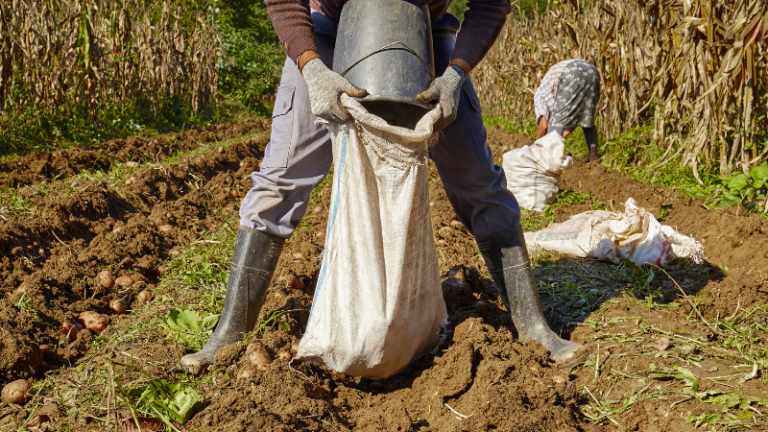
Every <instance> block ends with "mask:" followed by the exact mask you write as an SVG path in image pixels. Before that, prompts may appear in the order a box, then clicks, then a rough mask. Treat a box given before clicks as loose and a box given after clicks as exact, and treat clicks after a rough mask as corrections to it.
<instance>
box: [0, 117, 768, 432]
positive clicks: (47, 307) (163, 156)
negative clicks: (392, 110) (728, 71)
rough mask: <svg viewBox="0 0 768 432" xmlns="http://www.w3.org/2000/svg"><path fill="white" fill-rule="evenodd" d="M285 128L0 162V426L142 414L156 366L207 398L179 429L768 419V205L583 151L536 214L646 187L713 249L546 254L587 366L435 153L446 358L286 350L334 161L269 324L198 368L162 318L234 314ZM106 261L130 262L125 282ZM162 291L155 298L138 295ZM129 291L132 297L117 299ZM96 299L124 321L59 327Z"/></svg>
mask: <svg viewBox="0 0 768 432" xmlns="http://www.w3.org/2000/svg"><path fill="white" fill-rule="evenodd" d="M268 136H269V124H268V123H264V122H261V121H251V122H248V123H242V124H238V125H231V126H219V127H213V128H209V129H206V130H193V131H187V132H183V133H179V134H170V135H164V136H160V137H156V138H152V139H127V140H116V141H111V142H107V143H104V144H101V145H99V146H94V147H92V148H73V149H69V150H61V151H58V152H55V153H52V154H49V153H43V152H40V153H35V154H32V155H29V156H25V157H22V158H17V159H13V160H10V161H7V162H3V163H0V187H1V188H2V189H0V272H2V278H0V281H1V282H0V289H2V292H3V296H2V300H0V329H2V333H0V380H1V381H2V383H3V384H5V383H7V382H10V381H12V380H15V379H20V378H25V379H30V380H31V381H32V382H33V384H34V393H35V394H34V397H33V398H32V400H31V401H30V402H28V403H26V404H25V405H24V406H18V405H12V404H3V405H0V430H27V429H30V430H50V431H59V430H78V431H86V430H88V431H90V430H138V429H137V428H136V427H135V426H133V425H132V422H133V420H132V419H133V416H134V415H136V416H142V415H145V414H150V413H148V412H147V408H146V405H143V402H142V401H137V400H136V399H132V398H131V396H130V394H129V393H130V390H131V389H135V388H138V387H140V386H142V385H146V384H147V383H148V382H150V380H167V381H168V382H174V383H181V384H184V385H188V386H190V387H192V388H195V389H196V390H197V391H199V393H200V394H202V395H203V396H204V397H205V398H206V400H207V406H206V407H205V408H204V409H203V410H202V411H201V412H199V413H198V414H197V415H195V416H194V417H193V418H192V419H191V420H189V421H188V422H187V423H186V424H184V425H181V424H178V423H176V424H175V426H174V427H175V428H177V429H178V430H188V431H192V430H199V431H228V432H229V431H231V432H237V431H252V430H264V431H345V430H356V431H358V430H359V431H410V430H414V431H441V432H442V431H490V430H498V431H521V432H522V431H531V432H532V431H593V430H594V431H598V430H621V431H623V430H638V431H659V432H661V431H664V432H667V431H669V432H671V431H688V430H690V431H693V430H696V429H697V428H698V429H700V430H710V429H711V428H715V429H717V430H749V429H751V430H767V429H766V428H768V422H766V420H765V417H764V415H763V412H764V411H766V409H768V394H767V393H766V391H765V384H764V383H765V382H766V381H765V380H766V378H765V375H764V372H765V371H766V368H768V333H766V331H768V312H766V311H768V306H766V305H768V285H767V284H766V279H768V275H767V274H766V273H764V269H766V268H768V220H766V219H765V218H763V217H761V216H758V215H750V214H747V213H746V212H744V211H743V209H742V210H741V211H738V210H736V209H729V210H713V209H708V208H706V207H705V206H704V204H703V203H701V202H699V201H697V200H695V199H691V198H690V197H688V196H687V195H683V194H680V193H677V192H676V191H675V190H674V188H666V187H660V186H652V185H648V184H643V183H640V182H637V181H635V180H632V179H629V178H627V177H624V176H623V175H621V174H619V173H617V172H614V171H611V170H609V169H606V168H605V167H603V166H601V165H598V164H594V163H593V164H584V163H583V162H581V161H578V162H577V164H576V166H575V167H574V168H573V169H572V170H569V171H567V172H566V173H565V174H564V176H563V179H562V182H561V185H560V187H561V189H562V192H561V194H560V195H559V202H558V203H557V204H555V205H554V206H553V209H552V210H551V211H548V212H545V213H544V214H543V215H533V214H529V213H526V214H525V216H524V222H525V224H526V227H531V226H545V225H546V224H547V223H551V222H559V221H563V220H566V219H567V218H568V217H569V216H570V215H573V214H577V213H580V212H583V211H586V210H591V209H608V210H616V211H621V210H622V205H621V203H623V202H625V201H626V200H627V199H628V198H630V197H631V198H634V199H635V200H636V201H637V204H638V205H639V206H640V207H645V208H646V209H648V210H649V211H652V212H653V213H654V214H656V215H657V217H658V218H659V219H660V220H661V221H662V223H664V224H668V225H672V226H674V227H676V228H677V229H678V230H679V231H680V232H681V233H683V234H686V235H692V236H693V237H695V238H696V239H698V240H700V241H702V242H703V244H704V247H705V255H706V257H707V263H705V264H701V265H697V264H694V263H692V262H688V261H685V260H677V261H674V262H672V263H671V264H670V265H668V266H667V267H666V268H665V271H666V272H667V273H664V272H662V271H660V270H658V269H645V268H635V267H630V266H626V265H613V264H608V263H603V262H598V261H595V260H588V259H575V258H569V257H563V256H556V255H552V254H550V255H542V256H536V257H533V260H534V265H535V274H536V277H537V282H538V284H539V292H540V294H541V297H542V302H543V305H544V309H545V313H546V315H547V317H548V319H549V322H550V324H551V326H552V327H553V328H554V329H555V331H557V332H559V333H561V334H562V335H563V336H564V337H566V338H569V339H571V340H575V341H578V342H580V343H583V344H586V345H587V346H588V350H589V353H590V356H589V357H588V360H586V361H585V362H583V363H581V364H579V365H577V366H576V367H574V368H572V369H568V370H561V369H558V368H557V367H556V365H554V364H553V363H552V362H551V361H549V360H548V357H547V352H546V350H544V349H543V348H542V347H541V346H539V345H538V344H536V343H530V344H528V345H523V344H520V343H519V342H517V341H516V337H515V336H516V333H515V330H514V325H513V324H512V322H511V320H510V319H509V318H508V317H507V316H506V313H505V311H504V307H503V306H502V304H501V302H500V301H499V300H498V298H497V296H496V294H495V289H494V287H493V284H492V282H491V281H490V279H489V277H488V273H487V269H486V268H485V267H484V264H483V261H482V259H481V257H480V255H479V253H478V251H477V248H476V246H475V244H474V241H473V239H472V237H471V236H469V235H468V234H467V233H466V231H465V230H463V229H462V228H461V227H460V226H458V225H457V224H456V223H453V224H452V222H454V221H455V215H454V213H453V211H452V209H451V207H450V204H449V203H448V200H447V198H446V195H445V192H444V191H443V189H442V183H441V182H440V179H439V177H438V175H437V172H436V170H435V168H434V166H433V165H432V167H431V175H432V180H431V182H430V199H431V202H430V205H431V209H432V223H433V229H434V233H435V242H436V247H437V250H438V260H439V262H440V266H441V272H442V274H443V293H444V297H445V300H446V302H447V305H448V310H449V321H450V336H449V338H448V339H447V341H446V342H445V343H444V344H443V345H441V347H440V348H439V350H438V351H437V352H436V353H435V354H434V355H428V356H424V357H422V358H418V359H415V360H414V361H413V362H412V363H411V364H410V365H409V366H408V367H407V368H406V369H405V370H404V371H402V372H401V373H399V374H397V375H395V376H393V377H390V378H388V379H384V380H371V379H360V378H355V377H349V376H344V375H341V374H338V373H336V372H333V371H330V370H327V369H324V368H321V367H318V366H315V365H313V364H309V363H303V364H296V362H293V363H290V359H291V357H292V356H293V354H294V351H295V346H296V342H297V341H298V340H299V339H300V337H301V334H302V332H303V326H304V325H305V324H306V319H307V316H308V310H309V308H310V307H311V303H312V295H313V287H314V284H315V282H316V279H317V273H318V270H319V268H320V261H319V260H320V257H321V254H322V251H323V246H324V238H325V236H324V232H325V229H326V213H327V207H328V201H329V197H330V184H331V182H330V176H329V178H328V179H326V181H324V182H323V183H322V184H321V185H320V186H319V187H318V188H317V189H316V190H315V191H314V192H313V194H312V198H311V203H310V206H309V209H308V211H307V215H306V217H305V219H304V221H302V223H301V226H300V227H299V228H298V229H297V231H296V233H295V235H294V236H293V237H292V238H291V239H290V240H289V241H288V242H287V243H286V247H285V249H284V251H283V255H282V257H281V260H280V263H279V265H278V269H277V272H276V275H275V277H274V279H273V281H272V284H271V286H270V290H269V293H268V297H267V301H266V303H265V306H264V308H263V309H262V315H261V322H260V325H259V328H258V329H257V331H255V332H254V333H253V334H251V335H249V337H248V338H247V341H246V342H245V343H240V344H235V345H232V346H230V347H228V348H227V349H226V350H225V351H224V352H221V353H220V355H219V356H218V357H217V361H216V363H217V364H216V367H215V368H214V369H213V370H212V371H210V372H206V373H205V374H203V375H202V376H200V377H191V376H187V375H186V374H184V373H182V372H180V371H179V370H178V369H177V368H176V365H177V361H178V359H179V357H180V356H181V355H183V354H184V353H185V352H186V351H189V350H190V349H192V348H193V347H194V345H195V344H196V343H200V342H199V340H198V341H195V340H192V339H191V338H188V339H183V338H182V339H179V338H178V337H174V336H173V332H171V331H170V330H169V329H168V328H167V326H166V323H167V321H166V317H167V316H168V312H169V310H171V309H172V308H177V309H178V308H181V309H185V310H194V311H199V312H201V313H219V309H220V307H221V304H222V299H223V292H224V283H225V282H226V274H227V271H228V270H227V266H228V260H229V257H230V256H231V253H232V241H233V239H234V234H235V232H236V229H237V224H238V215H237V212H238V204H239V202H240V199H241V198H242V197H243V196H244V195H245V194H246V193H247V192H248V190H249V188H250V186H251V180H250V173H251V172H252V171H253V170H255V169H258V167H259V164H260V161H261V158H262V157H263V154H264V148H265V146H266V144H267V142H268ZM489 141H490V143H491V145H492V148H493V150H494V154H495V156H496V157H497V159H498V161H499V162H500V159H501V155H502V154H503V153H504V152H506V151H509V150H511V149H512V148H516V147H519V146H522V145H524V144H527V143H528V142H530V141H531V140H530V138H529V137H525V136H519V135H513V134H510V133H508V132H505V131H503V130H500V129H490V130H489ZM444 228H447V229H444ZM104 270H109V271H111V272H112V274H113V275H114V276H116V277H120V276H128V277H129V278H128V279H126V278H123V279H121V281H122V282H123V283H122V284H115V285H114V286H109V287H107V286H104V284H102V283H101V280H100V279H99V277H98V275H99V273H100V272H102V271H104ZM292 277H297V278H298V279H299V280H300V281H301V283H300V284H296V283H294V284H293V286H291V284H289V281H290V280H291V279H292ZM302 285H303V288H300V289H297V288H295V287H297V286H302ZM145 290H147V291H149V292H151V293H152V298H151V300H149V301H140V300H139V298H138V294H139V293H140V292H142V291H145ZM118 298H120V299H124V300H125V301H126V302H127V305H128V309H129V313H128V314H126V315H116V314H114V313H112V312H111V311H110V308H109V303H110V301H111V300H114V299H118ZM84 311H96V312H99V313H102V314H104V315H105V316H107V317H108V325H107V328H106V330H104V331H103V332H101V333H99V334H95V333H92V332H90V331H88V330H83V331H80V332H79V334H78V335H77V337H76V338H74V340H70V339H69V338H68V337H67V336H66V335H64V334H63V333H62V332H61V330H60V327H61V325H62V324H63V323H65V322H75V321H76V320H77V318H78V316H79V314H80V313H81V312H84ZM247 344H261V345H263V346H264V347H265V348H266V351H267V352H268V354H269V355H270V357H271V358H272V359H273V360H272V362H271V363H270V364H269V365H267V366H266V368H265V369H264V370H259V369H256V368H253V367H252V366H251V365H250V364H249V361H248V358H247V356H246V355H245V352H246V347H247ZM132 409H133V410H134V411H135V412H132ZM157 426H158V423H156V422H152V421H149V420H148V421H147V422H144V427H143V428H142V429H143V430H145V431H147V430H158V428H157ZM169 430H170V429H169Z"/></svg>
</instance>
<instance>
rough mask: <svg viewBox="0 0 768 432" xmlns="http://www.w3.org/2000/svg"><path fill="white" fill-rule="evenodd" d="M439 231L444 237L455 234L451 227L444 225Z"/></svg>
mask: <svg viewBox="0 0 768 432" xmlns="http://www.w3.org/2000/svg"><path fill="white" fill-rule="evenodd" d="M437 232H438V234H440V237H442V238H449V237H450V236H451V234H453V230H452V229H451V228H449V227H442V228H440V229H439V230H438V231H437Z"/></svg>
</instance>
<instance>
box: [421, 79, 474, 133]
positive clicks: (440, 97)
mask: <svg viewBox="0 0 768 432" xmlns="http://www.w3.org/2000/svg"><path fill="white" fill-rule="evenodd" d="M463 82H464V70H463V69H462V68H460V67H458V66H450V67H449V68H448V69H446V70H445V72H444V73H443V75H442V76H441V77H439V78H437V79H435V80H434V81H432V84H430V85H429V88H428V89H426V90H424V91H423V92H421V93H419V94H417V95H416V99H418V100H419V102H423V103H427V102H431V101H434V100H436V101H438V102H439V103H440V108H441V110H442V117H440V119H439V120H438V121H437V122H436V123H435V127H434V130H435V131H439V130H441V129H443V128H445V127H446V126H448V125H449V124H451V122H452V121H454V120H456V115H457V114H458V112H459V99H461V85H462V83H463Z"/></svg>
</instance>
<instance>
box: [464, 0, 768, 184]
mask: <svg viewBox="0 0 768 432" xmlns="http://www.w3.org/2000/svg"><path fill="white" fill-rule="evenodd" d="M766 12H767V11H766V1H765V0H727V1H726V0H646V1H643V0H639V1H630V0H603V1H594V2H592V1H587V2H586V3H585V2H577V1H576V0H569V1H567V2H565V3H563V4H553V5H552V7H550V8H549V10H547V12H546V13H544V14H541V15H539V14H533V15H530V16H528V17H526V16H523V15H517V16H514V17H510V19H509V20H508V21H507V23H506V26H505V28H504V30H503V32H502V34H501V36H500V37H499V39H498V41H497V42H496V44H495V45H494V47H493V48H492V50H491V51H490V52H489V54H488V56H487V57H486V59H485V61H484V62H483V63H482V64H481V65H480V66H479V67H478V68H477V69H476V71H475V72H474V79H475V83H476V86H477V88H478V93H479V95H480V97H481V99H482V100H483V102H484V106H485V107H486V109H487V110H488V109H490V112H492V113H493V114H496V115H503V116H506V117H511V118H514V119H515V120H517V121H520V122H524V121H525V120H526V119H528V120H534V114H533V102H532V100H533V92H534V91H535V89H536V87H537V85H538V81H539V80H540V79H541V78H542V77H543V76H544V74H545V73H546V71H547V70H548V68H549V67H550V66H552V65H553V64H555V63H557V62H558V61H561V60H566V59H573V58H578V59H584V60H588V61H590V62H591V63H593V64H595V65H596V66H597V68H598V70H599V71H600V75H601V79H602V90H601V97H600V105H599V110H598V124H599V127H600V129H601V133H602V134H604V136H616V135H617V134H620V133H623V132H625V131H627V130H629V129H630V128H632V127H634V126H638V125H640V124H641V123H643V122H649V121H652V122H653V125H654V134H653V136H654V140H655V141H656V142H657V143H658V145H660V146H663V147H664V148H665V149H666V153H665V155H664V158H663V159H664V162H662V163H665V162H666V161H670V160H673V159H675V158H678V157H680V158H681V160H682V163H684V164H685V165H688V166H690V167H691V168H692V169H693V173H694V175H695V176H696V178H697V180H699V182H701V179H700V178H699V169H698V168H699V167H700V166H701V165H706V166H712V167H713V168H715V169H716V170H717V169H718V168H719V171H720V175H721V176H723V177H726V176H729V175H731V172H732V171H736V170H738V171H744V173H745V174H746V173H747V172H748V170H749V169H750V168H751V167H754V166H755V165H757V164H758V163H760V161H762V160H764V159H765V158H766V155H768V144H767V143H766V138H767V137H766V135H765V131H766V127H767V126H768V120H767V119H766V103H767V102H768V99H767V95H766V91H767V90H768V76H767V75H766V68H767V67H768V53H766V48H768V46H767V44H766V42H767V39H768V17H766Z"/></svg>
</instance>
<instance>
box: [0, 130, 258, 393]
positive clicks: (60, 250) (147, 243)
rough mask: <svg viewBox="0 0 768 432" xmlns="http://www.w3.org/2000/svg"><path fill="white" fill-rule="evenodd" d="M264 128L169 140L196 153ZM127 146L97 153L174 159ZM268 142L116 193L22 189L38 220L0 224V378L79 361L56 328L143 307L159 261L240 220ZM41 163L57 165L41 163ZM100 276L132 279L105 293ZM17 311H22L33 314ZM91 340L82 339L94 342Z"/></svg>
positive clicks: (247, 144) (74, 186)
mask: <svg viewBox="0 0 768 432" xmlns="http://www.w3.org/2000/svg"><path fill="white" fill-rule="evenodd" d="M265 127H266V125H265V124H264V123H262V122H251V123H248V124H246V125H236V126H233V127H231V130H230V129H225V128H222V129H220V130H216V129H214V130H212V131H207V132H184V133H182V134H180V135H178V139H176V140H171V141H173V143H174V144H173V146H172V148H173V149H177V150H178V149H192V148H196V147H198V146H200V145H201V142H200V141H199V140H200V139H201V134H204V137H202V138H204V139H209V140H213V139H218V137H222V138H223V137H225V136H240V135H243V134H252V133H259V132H264V131H265ZM166 138H168V137H166ZM128 141H130V142H132V143H133V144H134V145H129V146H127V147H126V146H122V145H120V144H118V143H117V142H110V143H106V144H104V146H103V148H102V149H99V150H92V152H94V153H99V154H101V152H103V151H105V150H103V149H109V148H112V147H115V146H119V147H120V148H121V152H116V153H118V155H120V156H118V157H128V155H129V154H132V152H135V151H140V152H143V151H148V150H149V149H152V150H153V151H156V152H155V153H153V154H152V157H160V155H162V154H166V155H168V154H170V153H165V152H166V151H167V152H170V151H173V150H172V149H171V147H163V148H160V147H155V146H159V145H160V144H151V143H150V142H148V141H147V142H145V144H146V145H144V148H143V150H141V146H139V145H138V144H137V143H138V142H139V141H140V140H138V139H137V140H128ZM142 141H143V140H142ZM152 142H156V143H160V142H161V141H160V140H154V141H152ZM166 142H170V141H166ZM265 144H266V137H263V138H261V139H259V140H256V141H254V140H246V141H242V142H239V143H237V144H234V145H232V146H228V147H226V148H224V147H220V148H215V147H214V148H212V149H211V150H210V151H209V154H207V155H205V156H204V157H197V158H194V159H188V160H183V161H182V162H180V163H177V164H173V165H169V166H161V165H154V164H146V165H143V166H142V167H141V168H140V170H139V171H138V172H137V173H136V174H135V175H132V176H131V177H129V181H126V182H125V183H127V184H123V185H118V186H116V187H112V186H111V185H109V184H107V182H106V181H83V180H77V179H76V180H75V181H74V182H73V181H71V180H70V181H67V182H54V183H52V184H51V185H50V187H49V188H48V189H46V190H45V192H44V193H42V192H40V191H39V190H38V189H35V188H33V187H30V186H27V187H25V188H23V189H21V190H20V191H19V193H21V194H25V198H27V199H28V200H29V202H30V205H31V206H32V207H34V208H35V211H34V214H33V215H30V216H25V217H16V218H10V219H4V220H2V221H0V252H1V253H2V255H1V256H0V281H1V282H0V290H2V292H3V293H4V296H3V298H2V300H0V327H2V328H3V329H5V332H4V333H5V335H6V336H5V337H6V339H4V340H3V341H2V343H0V365H2V366H3V367H2V368H0V376H2V378H3V379H5V380H12V379H16V378H26V377H29V376H34V375H36V374H39V373H41V372H43V371H44V370H46V369H49V368H55V367H58V366H62V365H65V364H68V363H69V362H70V361H72V360H73V359H75V358H77V357H79V356H80V355H81V354H82V353H83V352H84V351H85V350H87V349H88V348H89V344H88V343H82V342H80V341H73V342H72V343H71V344H70V343H67V341H66V340H65V339H66V338H63V334H62V333H61V332H60V330H59V327H60V326H61V324H62V323H65V322H75V321H76V320H77V318H78V316H79V314H80V313H81V312H84V311H89V310H91V311H97V312H100V313H105V314H106V313H110V310H109V307H108V303H109V300H111V299H114V298H123V299H125V300H126V301H127V302H128V306H129V309H130V308H132V307H134V306H138V303H137V299H136V295H137V294H138V293H139V292H140V291H141V290H144V289H150V290H151V289H152V288H153V287H154V282H155V281H156V279H157V277H158V276H159V275H160V274H161V273H162V271H163V269H164V267H163V266H162V263H163V262H164V261H166V260H167V259H168V258H169V257H170V256H173V255H174V254H177V253H178V250H177V249H176V247H177V245H185V244H188V243H189V242H191V241H193V240H197V239H200V238H202V237H204V236H205V235H207V234H209V233H210V232H212V231H215V230H217V229H218V225H217V220H220V219H221V216H222V215H223V213H230V214H236V213H237V203H238V202H239V200H240V197H242V196H244V194H245V193H246V192H247V190H248V188H249V186H250V179H249V174H250V172H251V171H252V170H253V168H254V167H255V166H256V165H255V164H256V161H257V160H258V159H260V158H261V157H262V155H263V148H264V145H265ZM68 152H69V153H74V154H76V155H79V154H81V151H80V150H76V149H73V150H71V151H68ZM65 154H67V152H61V153H60V155H59V156H56V157H64V156H63V155H65ZM38 156H39V155H37V154H35V155H30V156H28V158H34V157H38ZM51 157H53V156H51ZM43 159H45V160H57V159H56V158H55V157H54V158H53V159H50V157H48V158H45V157H42V158H41V157H38V159H37V160H43ZM69 166H75V164H70V165H69ZM48 174H50V173H48ZM43 177H44V178H47V177H45V175H43ZM30 179H32V178H31V177H30ZM246 180H247V181H248V184H247V185H245V184H244V181H246ZM102 270H110V271H111V272H112V273H113V275H114V276H115V277H120V276H128V277H129V278H130V279H128V280H127V282H126V283H124V284H123V285H119V284H114V285H113V286H104V285H103V284H102V283H101V282H100V280H98V278H97V275H98V274H99V273H100V272H101V271H102ZM14 304H25V305H26V306H25V307H26V310H25V308H24V307H14ZM87 333H88V332H83V334H82V335H81V336H80V337H79V339H83V338H88V337H89V336H90V335H88V334H87ZM41 346H42V347H43V348H42V350H41V349H40V347H41Z"/></svg>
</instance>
